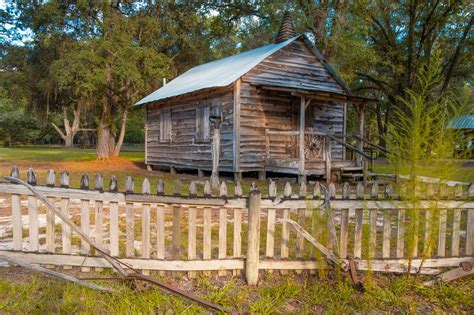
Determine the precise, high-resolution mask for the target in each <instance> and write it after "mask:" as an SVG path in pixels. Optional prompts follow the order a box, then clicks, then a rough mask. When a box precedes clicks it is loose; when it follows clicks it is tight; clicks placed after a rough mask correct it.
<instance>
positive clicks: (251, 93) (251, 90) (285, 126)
mask: <svg viewBox="0 0 474 315" xmlns="http://www.w3.org/2000/svg"><path fill="white" fill-rule="evenodd" d="M240 102H241V105H240V106H241V108H240V167H241V170H242V171H244V172H245V171H251V170H262V169H263V168H264V166H265V165H264V162H265V129H267V128H268V129H272V130H279V131H289V130H295V129H296V126H298V119H297V113H298V106H299V100H298V99H297V98H295V97H292V96H291V95H290V94H288V93H283V92H277V91H272V92H270V91H265V90H258V89H257V87H256V86H254V85H250V84H249V83H247V82H242V85H241V101H240ZM281 141H282V146H284V143H283V141H284V139H281ZM283 153H284V148H283V147H282V149H281V154H282V155H284V154H283ZM282 158H284V156H282Z"/></svg>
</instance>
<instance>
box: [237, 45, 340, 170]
mask: <svg viewBox="0 0 474 315" xmlns="http://www.w3.org/2000/svg"><path fill="white" fill-rule="evenodd" d="M265 85H268V86H281V87H288V88H296V89H298V88H299V89H302V88H306V89H308V88H309V89H325V90H331V91H335V92H339V93H344V92H345V91H344V89H343V88H342V87H341V86H340V85H339V84H338V83H337V82H336V81H335V80H334V78H333V77H332V76H331V75H330V73H329V72H328V71H327V70H326V68H325V67H324V65H323V64H322V63H321V62H320V61H319V60H318V59H317V58H316V56H315V55H314V54H313V52H312V51H311V50H310V49H309V48H308V46H307V45H306V44H305V43H304V41H303V40H301V39H300V40H297V41H295V42H293V43H292V44H290V45H288V46H287V47H285V48H283V49H281V50H280V51H278V52H276V53H274V54H273V55H271V56H270V57H268V58H266V59H265V60H264V61H263V62H261V63H260V64H259V65H257V66H256V67H255V68H253V69H252V70H251V71H249V72H248V73H247V74H246V75H244V76H243V77H242V87H241V126H240V127H241V128H240V130H241V140H240V150H241V152H240V159H241V161H240V165H241V170H242V171H244V172H245V171H250V170H261V169H263V168H264V159H265V155H264V150H265V129H266V128H269V129H272V130H280V131H284V130H297V129H298V111H299V102H300V100H299V98H298V97H295V96H292V95H291V94H289V93H283V92H277V91H273V90H272V91H269V90H264V89H260V88H259V87H258V86H265ZM310 106H313V107H314V108H313V110H309V111H308V110H307V113H309V114H310V115H313V117H314V118H313V122H314V124H313V126H311V127H313V129H314V130H315V131H321V132H328V133H331V134H336V135H342V134H343V132H344V121H345V116H344V105H343V104H340V103H335V102H328V101H313V102H312V103H311V105H310ZM309 127H310V126H307V128H309ZM342 151H343V148H342V146H341V145H338V144H333V150H332V154H333V158H336V159H342V157H343V154H342Z"/></svg>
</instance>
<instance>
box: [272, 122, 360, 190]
mask: <svg viewBox="0 0 474 315" xmlns="http://www.w3.org/2000/svg"><path fill="white" fill-rule="evenodd" d="M302 138H303V142H301V145H300V132H299V131H276V130H271V129H266V130H265V171H266V172H275V173H287V174H296V175H299V176H302V177H306V176H313V175H315V176H323V177H325V178H326V179H327V180H328V181H329V180H331V179H340V178H341V177H347V176H350V177H352V178H353V179H357V178H360V179H362V177H363V174H364V166H363V165H358V164H357V161H356V160H355V159H352V160H351V159H346V158H345V156H346V154H345V152H344V154H343V156H342V158H340V157H337V158H333V156H332V154H331V152H332V146H333V144H334V143H339V144H341V143H344V147H345V146H347V147H349V150H350V149H356V150H357V148H354V147H352V146H350V145H348V144H345V142H344V141H343V140H342V139H338V138H337V137H336V136H334V135H330V134H325V133H321V132H315V131H312V130H306V131H305V132H304V136H303V137H302ZM301 152H302V154H303V155H302V158H301V157H300V154H301ZM302 165H303V167H302ZM331 177H335V178H331Z"/></svg>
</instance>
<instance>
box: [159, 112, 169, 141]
mask: <svg viewBox="0 0 474 315" xmlns="http://www.w3.org/2000/svg"><path fill="white" fill-rule="evenodd" d="M170 140H171V112H169V111H167V112H162V113H161V114H160V141H170Z"/></svg>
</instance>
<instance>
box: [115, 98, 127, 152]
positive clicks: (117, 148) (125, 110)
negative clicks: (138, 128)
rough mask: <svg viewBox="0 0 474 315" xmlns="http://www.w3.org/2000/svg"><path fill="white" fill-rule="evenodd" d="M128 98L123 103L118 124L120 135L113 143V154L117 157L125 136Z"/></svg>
mask: <svg viewBox="0 0 474 315" xmlns="http://www.w3.org/2000/svg"><path fill="white" fill-rule="evenodd" d="M128 103H129V101H128V99H127V101H126V103H125V108H124V110H123V113H122V123H121V125H120V135H119V138H118V141H117V144H116V145H115V149H114V156H115V157H117V156H119V153H120V150H121V149H122V145H123V139H124V138H125V129H126V127H127V116H128Z"/></svg>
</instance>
